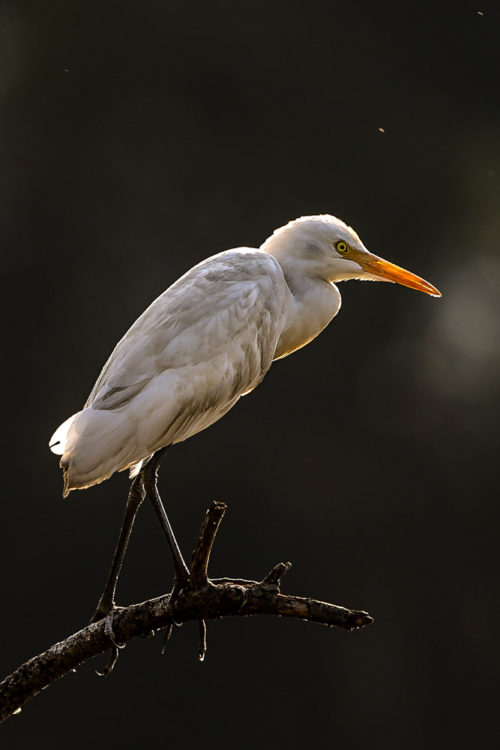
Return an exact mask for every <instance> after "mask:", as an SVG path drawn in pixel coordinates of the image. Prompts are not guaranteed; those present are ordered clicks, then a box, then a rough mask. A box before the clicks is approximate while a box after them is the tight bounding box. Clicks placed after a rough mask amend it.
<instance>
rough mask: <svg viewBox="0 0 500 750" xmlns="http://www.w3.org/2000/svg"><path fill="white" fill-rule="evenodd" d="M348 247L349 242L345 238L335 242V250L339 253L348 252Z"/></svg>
mask: <svg viewBox="0 0 500 750" xmlns="http://www.w3.org/2000/svg"><path fill="white" fill-rule="evenodd" d="M347 249H348V246H347V243H346V242H344V241H343V240H339V241H338V242H336V243H335V250H336V251H337V252H338V253H346V252H347Z"/></svg>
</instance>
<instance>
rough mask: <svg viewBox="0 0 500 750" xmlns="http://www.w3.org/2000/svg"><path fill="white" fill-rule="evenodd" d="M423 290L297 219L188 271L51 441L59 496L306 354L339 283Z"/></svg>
mask: <svg viewBox="0 0 500 750" xmlns="http://www.w3.org/2000/svg"><path fill="white" fill-rule="evenodd" d="M350 278H361V279H371V280H377V281H384V280H386V281H387V280H388V281H395V282H398V283H401V284H404V285H406V286H411V287H413V288H415V289H420V290H421V291H425V292H427V293H429V294H432V295H435V296H439V292H438V291H437V289H435V288H434V287H433V286H432V285H430V284H428V282H426V281H424V280H423V279H420V278H419V277H417V276H414V275H413V274H410V273H409V272H408V271H404V270H403V269H400V268H398V267H397V266H394V265H392V264H390V263H388V262H386V261H383V260H382V259H380V258H378V257H377V256H374V255H372V254H371V253H369V252H368V251H367V250H366V248H365V247H364V245H363V244H362V242H361V240H360V239H359V237H358V236H357V234H356V233H355V232H354V231H353V230H352V229H351V228H350V227H347V226H346V225H345V224H344V223H343V222H342V221H340V220H339V219H336V218H334V217H332V216H312V217H303V218H301V219H297V220H295V221H293V222H290V223H289V224H287V225H286V226H285V227H282V228H281V229H278V230H276V232H274V234H273V235H272V236H271V237H270V238H269V239H268V240H266V242H265V243H264V244H263V245H262V246H261V248H260V249H250V248H237V249H235V250H227V251H225V252H222V253H219V254H218V255H214V256H212V257H211V258H208V259H207V260H205V261H203V262H202V263H199V264H198V265H196V266H194V267H193V268H192V269H191V270H189V271H188V272H187V273H186V274H184V276H182V277H181V278H180V279H178V281H176V282H175V283H174V284H172V286H171V287H169V288H168V289H167V290H166V291H165V292H164V293H163V294H161V295H160V296H159V297H158V298H157V299H156V300H155V301H154V302H153V303H152V304H151V305H150V306H149V307H148V308H147V309H146V310H145V311H144V312H143V314H142V315H141V316H140V317H139V318H138V319H137V320H136V322H135V323H134V324H133V325H132V327H131V328H130V329H129V330H128V332H127V333H126V334H125V336H124V337H123V338H122V339H121V341H119V343H118V344H117V346H116V347H115V349H114V351H113V352H112V354H111V356H110V358H109V359H108V361H107V362H106V364H105V366H104V368H103V370H102V372H101V374H100V375H99V378H98V379H97V382H96V384H95V385H94V387H93V389H92V391H91V393H90V395H89V397H88V399H87V402H86V403H85V405H84V407H83V409H82V410H81V411H79V412H77V413H76V414H74V415H73V416H72V417H70V418H69V419H67V420H66V421H65V422H64V423H63V424H62V425H61V426H60V427H59V428H58V429H57V430H56V432H55V433H54V435H53V436H52V438H51V441H50V447H51V450H52V451H53V452H54V453H57V454H61V456H62V458H61V462H60V465H61V468H62V470H63V473H64V495H65V496H66V495H67V494H68V493H69V492H70V490H72V489H81V488H85V487H89V486H90V485H92V484H96V483H97V482H102V481H103V480H105V479H107V478H108V477H109V476H111V474H113V472H115V471H122V470H124V469H127V468H129V469H130V470H131V475H132V476H134V475H135V474H136V473H137V472H138V471H139V469H140V468H141V465H142V463H143V462H144V461H145V460H146V459H148V458H149V457H150V456H151V455H152V454H153V453H155V452H156V451H158V450H159V449H160V448H162V447H164V446H167V445H171V444H173V443H178V442H180V441H182V440H186V438H188V437H191V436H192V435H195V434H196V433H197V432H200V431H201V430H204V429H205V428H206V427H209V426H210V425H211V424H213V423H214V422H216V421H217V420H218V419H220V418H221V417H222V416H223V415H224V414H225V413H226V412H227V411H229V409H231V407H232V406H234V404H235V403H236V401H237V400H238V399H239V398H240V396H242V395H245V394H246V393H249V392H250V391H252V390H253V389H254V388H255V387H256V386H257V385H258V384H259V383H260V381H261V380H262V378H263V377H264V375H265V374H266V372H267V370H268V369H269V367H270V366H271V363H272V362H273V360H275V359H278V358H280V357H284V356H286V355H287V354H290V353H291V352H293V351H295V350H296V349H298V348H300V347H302V346H304V345H305V344H307V343H308V342H309V341H311V340H312V339H313V338H314V337H315V336H317V335H318V333H320V331H322V330H323V328H324V327H325V326H326V325H327V324H328V323H329V322H330V321H331V320H332V318H333V317H334V316H335V315H336V314H337V312H338V310H339V308H340V303H341V299H340V294H339V291H338V289H337V287H336V286H335V284H334V282H335V281H342V280H345V279H350Z"/></svg>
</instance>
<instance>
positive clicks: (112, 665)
mask: <svg viewBox="0 0 500 750" xmlns="http://www.w3.org/2000/svg"><path fill="white" fill-rule="evenodd" d="M119 656H120V652H119V650H118V647H117V646H113V648H112V649H111V656H110V659H109V661H108V663H107V664H106V666H105V667H104V669H103V670H102V672H100V671H99V670H98V669H96V671H95V673H96V675H97V676H98V677H108V676H109V675H110V674H111V672H112V671H113V669H114V668H115V664H116V662H117V661H118V657H119Z"/></svg>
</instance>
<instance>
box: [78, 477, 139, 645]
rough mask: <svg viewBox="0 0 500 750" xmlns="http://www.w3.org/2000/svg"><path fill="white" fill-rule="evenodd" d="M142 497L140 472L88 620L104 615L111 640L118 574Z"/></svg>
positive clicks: (129, 495) (134, 483) (132, 486)
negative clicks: (105, 574)
mask: <svg viewBox="0 0 500 750" xmlns="http://www.w3.org/2000/svg"><path fill="white" fill-rule="evenodd" d="M144 497H145V489H144V484H143V481H142V476H141V474H139V476H137V477H136V478H135V479H134V481H133V482H132V485H131V487H130V491H129V494H128V499H127V505H126V508H125V513H124V516H123V521H122V527H121V529H120V536H119V537H118V542H117V545H116V548H115V552H114V555H113V562H112V563H111V568H110V571H109V575H108V579H107V581H106V585H105V587H104V591H103V592H102V596H101V598H100V599H99V604H98V605H97V609H96V611H95V613H94V615H93V616H92V619H91V620H90V622H91V623H93V622H97V621H98V620H101V619H102V618H103V617H106V632H107V633H108V634H109V635H110V639H111V640H113V635H112V628H111V624H112V614H113V610H114V609H115V592H116V585H117V583H118V576H119V575H120V570H121V567H122V563H123V558H124V557H125V552H126V550H127V545H128V542H129V539H130V534H131V533H132V527H133V525H134V521H135V517H136V515H137V511H138V510H139V508H140V507H141V504H142V502H143V500H144ZM108 619H109V622H108Z"/></svg>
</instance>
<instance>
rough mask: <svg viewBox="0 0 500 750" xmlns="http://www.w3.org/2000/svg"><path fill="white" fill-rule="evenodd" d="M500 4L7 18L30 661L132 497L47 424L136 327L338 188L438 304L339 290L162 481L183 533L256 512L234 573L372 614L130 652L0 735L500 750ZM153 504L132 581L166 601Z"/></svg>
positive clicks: (8, 469)
mask: <svg viewBox="0 0 500 750" xmlns="http://www.w3.org/2000/svg"><path fill="white" fill-rule="evenodd" d="M499 22H500V9H499V7H498V3H496V2H493V0H488V1H487V2H484V3H482V4H480V5H479V7H478V6H477V5H476V4H473V3H469V2H465V3H458V4H457V3H453V2H451V1H450V2H439V1H438V2H435V3H421V2H418V3H417V2H405V3H401V2H377V3H373V2H369V1H368V0H344V1H342V0H338V1H337V0H335V1H333V2H332V0H329V2H326V1H324V2H323V1H321V0H312V1H310V2H307V3H305V2H293V1H291V0H287V1H286V2H284V0H277V1H276V2H269V1H268V2H260V0H255V1H253V0H241V1H240V2H237V3H228V2H216V1H213V2H190V1H189V0H184V1H183V2H176V1H174V0H172V1H171V2H163V3H160V2H156V1H154V0H142V2H141V3H138V2H136V3H134V2H129V1H128V0H121V1H120V2H110V1H109V0H104V1H103V2H100V3H89V2H77V1H76V0H65V1H64V2H62V1H61V0H53V2H51V3H40V2H28V3H23V4H20V3H16V2H9V0H3V3H2V5H1V8H0V37H1V38H0V50H1V52H0V60H1V71H0V106H1V109H2V118H1V122H2V126H1V146H0V160H1V162H0V163H1V169H0V191H1V209H0V210H1V236H2V241H1V247H0V254H1V261H2V262H1V266H2V276H3V282H2V302H3V303H4V305H5V308H4V314H3V339H4V343H3V349H4V354H5V360H4V366H3V368H2V378H3V380H4V383H3V393H4V407H3V408H4V418H3V419H4V430H3V432H4V440H5V448H4V452H3V455H4V474H3V479H2V485H3V491H2V495H3V505H2V508H3V510H2V514H3V518H2V525H1V546H0V566H1V570H2V591H1V598H2V605H3V606H2V608H3V617H2V637H1V643H2V647H1V649H0V667H1V672H2V674H7V673H8V672H10V671H11V670H12V669H14V668H15V667H17V666H18V664H19V663H20V662H22V661H24V660H25V659H27V658H29V657H31V656H33V655H34V654H36V653H38V652H40V651H41V650H43V649H45V648H46V647H48V646H49V645H51V644H52V643H54V642H56V641H58V640H61V639H62V638H64V637H66V636H67V635H69V634H70V633H72V632H74V631H75V630H77V629H79V628H80V627H83V626H84V625H85V624H86V622H87V621H88V619H89V617H90V615H91V614H92V613H93V611H94V609H95V606H96V603H97V599H98V597H99V595H100V593H101V590H102V586H103V584H104V579H105V576H106V573H107V570H108V566H109V563H110V559H111V553H112V549H113V546H114V543H115V539H116V536H117V533H118V528H119V524H120V521H121V516H122V512H123V507H124V502H125V499H126V494H127V487H128V480H127V477H126V476H124V475H123V474H120V475H118V476H115V477H113V478H112V479H111V480H110V481H108V482H106V483H105V484H103V485H101V486H98V487H94V488H92V489H90V490H88V491H86V492H82V493H73V494H72V495H71V496H70V497H69V499H68V500H67V501H63V500H62V498H61V487H62V482H61V475H60V471H59V469H58V466H57V459H56V457H55V456H53V455H52V454H50V453H49V451H48V448H47V441H48V439H49V437H50V435H51V433H52V431H53V429H54V428H55V427H57V425H58V424H59V423H60V422H61V421H62V420H63V419H65V418H66V417H67V416H69V415H70V414H72V413H73V412H75V411H77V410H78V409H79V408H80V406H81V404H82V403H83V402H84V400H85V398H86V397H87V394H88V392H89V391H90V389H91V386H92V384H93V382H94V380H95V379H96V377H97V375H98V373H99V370H100V368H101V366H102V365H103V363H104V361H105V360H106V358H107V357H108V355H109V353H110V352H111V349H112V348H113V346H114V344H115V343H116V341H117V340H118V339H119V338H120V337H121V336H122V335H123V333H124V332H125V330H126V329H127V328H128V326H129V325H130V324H131V323H132V321H133V320H134V319H135V318H136V317H137V316H138V315H139V313H140V312H142V310H143V309H144V308H145V307H146V306H147V305H148V304H149V303H150V302H151V300H152V299H154V298H155V297H156V296H157V295H158V294H159V293H160V292H162V291H163V290H164V289H165V288H166V287H167V286H168V285H169V284H171V283H172V282H173V281H174V280H175V279H176V278H177V277H178V276H179V275H180V274H181V273H183V272H184V271H185V270H186V269H187V268H189V267H190V266H192V265H193V264H195V263H197V262H198V261H200V260H202V259H203V258H204V257H206V256H208V255H210V254H212V253H215V252H218V251H220V250H223V249H226V248H229V247H234V246H238V245H249V246H259V245H260V244H261V242H263V240H264V239H265V238H266V237H267V236H268V235H269V234H270V233H271V232H272V230H273V229H274V228H275V227H277V226H280V225H282V224H284V223H286V222H287V221H288V220H290V219H292V218H295V217H296V216H300V215H304V214H311V213H320V212H327V213H332V214H335V215H337V216H340V217H341V218H343V219H344V220H345V221H347V222H348V223H349V224H351V225H352V226H354V227H355V229H356V230H357V231H358V232H359V233H360V235H361V237H362V239H363V240H364V242H365V244H366V245H367V247H368V248H369V249H371V250H372V251H373V252H375V253H377V254H380V255H382V256H384V257H386V258H388V259H390V260H392V261H394V262H396V263H398V264H400V265H403V266H405V267H407V268H409V269H410V270H412V271H414V272H416V273H418V274H420V275H422V276H424V277H425V278H427V279H429V280H430V281H431V282H432V283H434V284H435V285H436V286H437V287H438V288H440V289H441V291H442V292H443V298H442V299H441V300H435V299H432V298H430V297H427V296H425V295H423V294H419V293H416V292H412V291H411V290H408V289H405V288H403V287H396V286H394V285H390V284H360V283H356V282H350V283H347V284H342V285H341V287H340V289H341V292H342V295H343V306H342V310H341V312H340V314H339V316H338V318H336V319H335V321H334V322H333V323H332V325H331V326H330V327H329V328H328V329H327V330H326V331H325V332H324V333H323V334H322V335H321V336H320V337H319V338H318V339H317V340H316V341H314V342H313V343H312V344H311V345H310V346H308V347H307V348H305V349H303V350H302V351H300V352H298V353H297V354H295V355H293V356H292V357H290V358H288V359H286V360H283V361H282V362H278V363H277V364H276V365H274V366H273V368H272V369H271V371H270V373H269V374H268V376H267V377H266V379H265V381H264V383H263V384H262V385H261V386H260V387H259V388H258V390H257V391H256V392H255V393H253V394H252V395H251V397H250V398H244V399H242V401H241V402H240V403H239V404H238V406H237V407H236V408H235V409H234V410H233V411H232V412H230V414H229V415H228V416H226V417H225V418H224V419H223V420H222V421H221V422H219V423H218V424H216V425H215V426H214V427H212V428H210V430H207V431H206V432H204V433H202V434H200V435H198V436H197V437H195V438H193V439H191V440H189V441H188V442H187V443H185V444H182V445H179V446H176V447H175V448H173V449H172V450H171V451H170V452H169V454H168V456H167V457H166V458H165V460H164V462H163V467H162V471H161V490H162V495H163V498H164V500H165V502H166V504H167V509H168V510H169V515H170V518H171V520H172V523H173V525H174V528H175V529H176V533H177V535H178V538H179V540H180V543H181V546H182V548H183V550H184V552H185V554H186V555H189V553H190V550H191V549H192V547H193V545H194V541H195V539H196V537H197V533H198V529H199V525H200V522H201V519H202V517H203V514H204V511H205V508H206V507H207V506H208V505H209V504H210V502H211V501H212V500H214V499H219V500H224V501H226V502H227V503H228V504H229V511H228V513H227V515H226V518H225V520H224V522H223V526H222V528H221V531H220V534H219V537H218V541H217V545H216V548H215V551H214V554H213V558H212V568H211V572H212V574H213V575H227V576H229V575H235V576H242V577H249V578H254V577H255V578H260V577H262V576H263V575H264V574H265V573H266V572H267V571H268V570H269V569H270V568H271V567H272V566H273V565H274V564H275V563H277V562H278V561H280V560H291V561H292V562H293V568H292V570H291V571H290V573H289V574H288V576H287V577H286V579H285V581H284V590H285V591H286V592H288V593H296V594H301V595H311V596H316V597H318V598H322V599H326V600H329V601H333V602H335V603H338V604H343V605H348V606H353V607H356V608H361V609H367V610H368V611H369V612H370V613H371V614H372V615H373V616H374V617H375V620H376V621H375V624H374V625H373V626H371V627H370V628H368V629H367V630H365V631H362V632H358V633H346V632H342V631H338V632H337V631H334V630H327V629H325V628H321V627H319V626H315V625H312V624H305V623H302V622H294V621H284V620H277V619H271V618H270V619H265V618H261V619H255V618H254V619H252V620H250V619H248V620H244V619H236V620H227V621H223V622H215V623H209V631H208V638H209V641H208V646H209V648H208V655H207V659H206V661H205V663H204V664H200V663H198V661H197V657H196V655H197V648H198V643H197V629H196V627H195V625H186V626H184V627H182V628H180V629H177V630H176V632H175V633H174V638H173V639H172V641H171V642H170V645H169V648H168V651H167V653H166V654H165V656H163V657H161V656H160V648H161V636H158V637H156V638H155V639H152V640H142V639H139V640H137V641H134V642H132V643H130V644H129V645H128V647H127V649H126V650H125V652H124V653H123V654H122V656H121V658H120V661H119V663H118V665H117V668H116V670H115V673H114V674H113V675H112V677H111V678H110V679H108V680H100V679H98V678H97V677H96V676H95V675H94V669H96V668H99V667H101V666H102V665H103V663H104V659H103V658H100V659H96V660H95V662H93V663H92V664H86V665H84V666H82V667H81V668H80V669H79V670H78V672H77V673H76V674H72V675H69V676H67V677H66V678H64V679H63V680H61V681H60V682H59V683H58V684H56V685H54V686H52V687H51V688H50V689H49V690H47V691H46V692H45V693H44V694H43V695H40V696H38V697H37V698H36V699H34V700H33V701H32V702H30V703H29V704H27V705H26V707H25V709H24V710H23V712H22V714H21V715H19V716H16V717H14V718H12V719H10V720H9V722H8V723H7V724H5V725H4V726H3V727H2V737H3V740H2V741H3V745H2V747H4V748H6V750H7V749H8V750H11V748H27V747H32V746H34V745H37V746H42V747H51V746H59V745H62V744H63V743H64V745H65V746H69V747H71V748H74V749H75V750H80V748H82V749H83V748H87V747H89V745H90V744H92V746H94V747H97V748H101V747H102V748H110V747H111V748H113V747H118V746H120V747H122V748H136V747H149V746H152V745H153V744H154V745H157V744H160V743H161V744H165V745H169V746H170V747H181V746H182V747H184V748H186V749H190V748H194V747H199V746H200V745H201V744H203V745H204V746H208V747H212V746H213V747H215V746H217V747H224V748H232V747H234V746H238V747H239V748H243V749H245V748H255V747H263V748H267V747H275V746H277V745H279V746H281V747H286V748H299V747H300V748H302V747H304V746H306V745H315V744H319V743H320V742H321V744H322V745H328V744H333V743H336V744H341V746H342V747H346V748H362V747H366V746H370V747H373V748H401V747H404V748H409V749H411V748H415V749H417V748H432V749H433V748H443V747H453V748H471V747H477V746H479V745H481V746H482V747H488V748H489V747H494V746H496V744H495V740H494V720H495V719H496V713H497V710H498V705H497V703H496V701H495V698H494V689H493V688H494V684H495V676H496V675H497V674H498V666H499V645H498V643H499V639H498V635H497V633H496V629H497V624H498V616H499V612H498V609H497V608H496V607H497V601H498V597H497V594H498V557H497V554H496V549H495V547H496V542H497V523H498V499H497V493H498V490H497V484H498V481H497V476H498V438H499V434H498V432H499V430H498V413H499V406H500V398H499V395H500V394H499V390H500V388H499V382H500V379H499V375H500V347H499V343H500V314H499V313H500V294H499V293H500V253H499V230H500V211H499V208H500V187H499V185H500V182H499V181H500V140H499V135H500V130H499V128H500V99H499V90H500V89H499V72H500V45H499V43H498V40H499V33H500V29H499ZM171 575H172V569H171V563H170V559H169V554H168V550H167V547H166V544H165V543H164V541H163V538H162V535H161V531H160V528H159V526H158V524H157V522H156V519H155V517H154V514H153V511H152V509H151V508H150V507H149V506H147V505H146V506H144V508H143V509H142V510H141V513H140V517H139V519H138V522H137V526H136V530H135V533H134V536H133V539H132V542H131V546H130V550H129V554H128V557H127V559H126V565H125V569H124V571H123V575H122V578H121V581H120V586H119V595H118V601H119V603H121V604H126V603H131V602H135V601H140V600H143V599H145V598H148V597H151V596H155V595H158V594H161V593H164V592H165V591H167V590H168V589H169V587H170V582H171Z"/></svg>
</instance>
